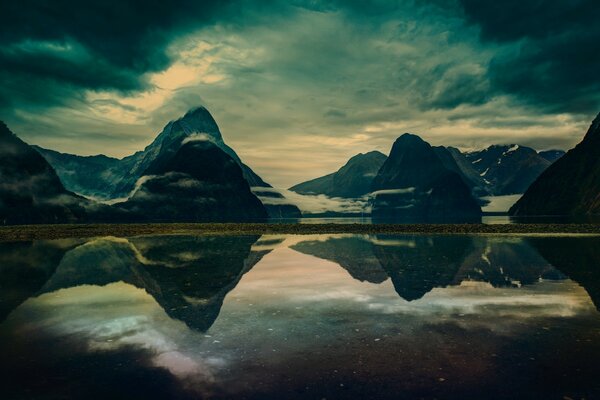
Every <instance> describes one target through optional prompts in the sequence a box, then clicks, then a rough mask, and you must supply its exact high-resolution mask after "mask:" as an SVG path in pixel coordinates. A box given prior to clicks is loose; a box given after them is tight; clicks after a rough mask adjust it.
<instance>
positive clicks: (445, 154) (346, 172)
mask: <svg viewBox="0 0 600 400" xmlns="http://www.w3.org/2000/svg"><path fill="white" fill-rule="evenodd" d="M433 151H434V152H435V153H436V155H437V157H438V158H439V159H440V161H441V162H442V164H443V165H444V167H445V168H446V169H448V170H450V171H453V172H456V173H457V174H459V175H460V177H461V178H462V180H463V181H464V182H465V183H466V184H467V186H469V188H470V189H471V190H472V192H473V194H474V195H475V196H476V197H483V196H502V195H509V194H521V193H524V192H525V190H527V188H528V187H529V185H530V184H531V183H532V182H533V181H535V179H536V178H537V177H538V176H539V175H540V174H541V173H542V172H543V171H544V170H545V169H546V168H548V167H549V166H550V165H551V164H552V163H553V162H555V161H556V160H558V159H559V158H560V157H562V155H564V154H565V152H564V151H562V150H547V151H540V152H537V151H536V150H534V149H532V148H530V147H526V146H520V145H515V144H508V145H492V146H489V147H487V148H485V149H483V150H478V151H471V152H464V153H463V152H461V151H460V150H459V149H457V148H455V147H445V146H435V147H433ZM386 158H387V156H385V155H384V154H383V153H380V152H378V151H372V152H369V153H365V154H362V153H361V154H358V155H356V156H354V157H352V158H350V160H348V162H347V163H346V164H345V165H344V166H343V167H342V168H340V169H339V170H338V171H336V172H333V173H331V174H328V175H325V176H322V177H320V178H315V179H311V180H309V181H306V182H302V183H299V184H297V185H294V186H292V187H291V188H289V190H291V191H293V192H296V193H299V194H313V195H315V194H324V195H326V196H329V197H342V198H358V197H363V196H365V195H368V194H369V193H370V192H371V184H372V182H373V179H375V177H376V176H377V172H379V168H381V166H382V165H383V163H384V162H385V160H386Z"/></svg>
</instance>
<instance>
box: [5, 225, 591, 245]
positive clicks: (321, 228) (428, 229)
mask: <svg viewBox="0 0 600 400" xmlns="http://www.w3.org/2000/svg"><path fill="white" fill-rule="evenodd" d="M315 234H317V235H318V234H411V235H413V234H414V235H514V236H517V235H519V236H521V235H531V236H534V235H535V236H538V235H543V236H549V235H587V236H600V224H497V225H491V224H490V225H487V224H357V223H353V224H337V223H329V224H297V223H281V224H279V223H273V224H268V223H151V224H56V225H11V226H1V227H0V241H2V242H9V241H27V240H44V239H67V238H90V237H100V236H115V237H129V236H140V235H192V236H194V235H195V236H209V235H315Z"/></svg>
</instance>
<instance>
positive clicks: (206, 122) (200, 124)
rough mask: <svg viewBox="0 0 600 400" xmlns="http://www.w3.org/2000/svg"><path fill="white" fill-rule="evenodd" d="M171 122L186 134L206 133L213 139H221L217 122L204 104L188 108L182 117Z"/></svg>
mask: <svg viewBox="0 0 600 400" xmlns="http://www.w3.org/2000/svg"><path fill="white" fill-rule="evenodd" d="M173 124H174V125H179V126H180V127H181V128H182V130H183V131H184V132H185V134H186V135H190V134H193V133H206V134H208V135H209V136H211V137H213V138H214V139H217V140H222V137H221V131H220V130H219V126H218V125H217V122H216V121H215V119H214V118H213V116H212V115H211V114H210V112H209V111H208V110H207V109H206V107H204V106H198V107H195V108H192V109H190V110H189V111H188V112H186V113H185V115H184V116H183V117H181V118H179V119H178V120H177V121H174V122H173Z"/></svg>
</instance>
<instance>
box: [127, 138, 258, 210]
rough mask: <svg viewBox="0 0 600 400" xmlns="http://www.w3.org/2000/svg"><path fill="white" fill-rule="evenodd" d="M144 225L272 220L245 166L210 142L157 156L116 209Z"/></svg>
mask: <svg viewBox="0 0 600 400" xmlns="http://www.w3.org/2000/svg"><path fill="white" fill-rule="evenodd" d="M116 206H117V207H119V208H122V209H125V210H127V211H130V212H132V213H134V214H135V215H136V216H137V219H139V220H143V221H240V220H259V219H264V218H267V212H266V210H265V208H264V206H263V205H262V203H261V202H260V200H259V199H258V198H257V197H256V196H255V195H254V194H252V192H251V191H250V186H249V185H248V182H247V181H246V180H245V179H244V176H243V172H242V169H241V167H240V166H239V164H238V163H236V161H235V160H234V159H233V158H231V157H230V156H229V155H228V154H226V153H225V152H224V151H223V150H222V149H221V148H220V147H218V146H217V145H215V144H214V143H213V142H212V141H210V140H205V139H203V140H194V141H190V142H187V143H185V144H183V145H182V146H181V147H180V148H179V149H178V150H177V152H176V153H174V154H172V155H166V156H165V157H160V158H156V159H155V160H154V162H153V163H151V164H150V165H149V166H148V168H147V169H146V171H145V172H144V173H143V175H142V178H140V183H139V188H138V189H137V190H136V191H135V192H134V194H133V196H132V197H131V198H130V199H129V200H127V201H126V202H124V203H120V204H118V205H116Z"/></svg>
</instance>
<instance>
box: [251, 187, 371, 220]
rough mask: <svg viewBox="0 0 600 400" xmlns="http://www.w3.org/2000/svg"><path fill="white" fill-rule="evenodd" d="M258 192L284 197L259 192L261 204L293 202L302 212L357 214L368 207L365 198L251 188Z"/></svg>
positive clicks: (363, 211) (366, 210)
mask: <svg viewBox="0 0 600 400" xmlns="http://www.w3.org/2000/svg"><path fill="white" fill-rule="evenodd" d="M253 190H257V191H260V192H269V191H271V192H273V193H278V194H281V195H283V196H284V197H283V198H282V197H269V196H261V195H260V193H259V194H258V195H257V197H258V198H259V199H260V201H262V202H263V204H268V205H271V204H272V205H283V204H294V205H296V206H298V208H299V209H300V211H302V214H305V215H309V214H322V213H326V212H337V213H344V214H357V213H369V212H370V209H369V206H368V202H367V200H366V199H365V200H363V199H343V198H339V197H327V196H325V195H323V194H320V195H303V194H298V193H296V192H292V191H289V190H285V189H276V188H263V187H259V188H253Z"/></svg>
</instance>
